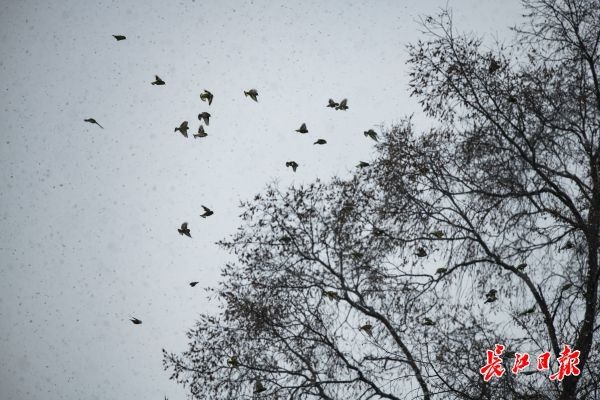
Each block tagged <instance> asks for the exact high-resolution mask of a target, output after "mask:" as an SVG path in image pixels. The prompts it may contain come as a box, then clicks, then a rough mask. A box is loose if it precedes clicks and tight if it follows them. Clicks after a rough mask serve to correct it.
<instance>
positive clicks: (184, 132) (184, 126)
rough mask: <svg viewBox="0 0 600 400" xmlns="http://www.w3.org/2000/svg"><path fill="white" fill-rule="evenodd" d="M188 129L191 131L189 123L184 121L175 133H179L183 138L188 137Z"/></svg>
mask: <svg viewBox="0 0 600 400" xmlns="http://www.w3.org/2000/svg"><path fill="white" fill-rule="evenodd" d="M188 129H190V128H189V127H188V122H187V121H183V122H182V123H181V125H179V127H177V128H175V132H177V131H179V132H181V134H182V135H183V136H185V137H188Z"/></svg>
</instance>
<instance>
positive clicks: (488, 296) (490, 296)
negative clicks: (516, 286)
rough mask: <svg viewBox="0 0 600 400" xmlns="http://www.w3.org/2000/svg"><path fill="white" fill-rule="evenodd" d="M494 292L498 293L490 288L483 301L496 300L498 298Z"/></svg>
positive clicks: (490, 301) (491, 301)
mask: <svg viewBox="0 0 600 400" xmlns="http://www.w3.org/2000/svg"><path fill="white" fill-rule="evenodd" d="M496 293H498V292H497V290H496V289H491V290H490V291H489V292H487V293H486V295H485V297H486V300H485V301H484V303H493V302H495V301H496V300H498V298H497V297H496Z"/></svg>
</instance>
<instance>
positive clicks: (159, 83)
mask: <svg viewBox="0 0 600 400" xmlns="http://www.w3.org/2000/svg"><path fill="white" fill-rule="evenodd" d="M152 84H153V85H164V84H165V81H163V80H162V79H160V78H159V77H158V75H154V82H152Z"/></svg>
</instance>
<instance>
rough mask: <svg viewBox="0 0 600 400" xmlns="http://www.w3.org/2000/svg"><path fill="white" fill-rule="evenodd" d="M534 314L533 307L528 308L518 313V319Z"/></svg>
mask: <svg viewBox="0 0 600 400" xmlns="http://www.w3.org/2000/svg"><path fill="white" fill-rule="evenodd" d="M534 312H535V306H533V307H531V308H528V309H527V310H525V311H523V312H520V313H519V315H518V316H519V317H524V316H525V315H529V314H533V313H534Z"/></svg>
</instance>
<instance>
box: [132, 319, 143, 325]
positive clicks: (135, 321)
mask: <svg viewBox="0 0 600 400" xmlns="http://www.w3.org/2000/svg"><path fill="white" fill-rule="evenodd" d="M129 320H130V321H131V322H133V324H134V325H139V324H141V323H142V320H140V319H137V318H129Z"/></svg>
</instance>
